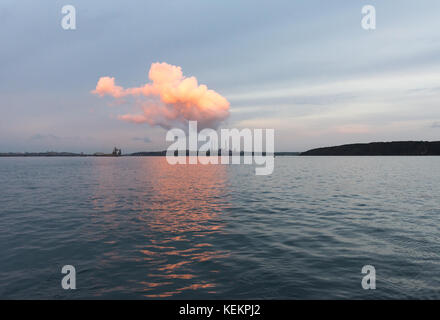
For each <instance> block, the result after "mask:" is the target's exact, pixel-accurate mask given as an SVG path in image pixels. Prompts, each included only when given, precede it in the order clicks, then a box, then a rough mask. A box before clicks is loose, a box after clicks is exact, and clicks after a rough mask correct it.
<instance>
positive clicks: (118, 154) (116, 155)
mask: <svg viewBox="0 0 440 320" xmlns="http://www.w3.org/2000/svg"><path fill="white" fill-rule="evenodd" d="M121 154H122V150H121V149H118V148H116V147H114V148H113V152H112V155H113V156H115V157H119V156H120V155H121Z"/></svg>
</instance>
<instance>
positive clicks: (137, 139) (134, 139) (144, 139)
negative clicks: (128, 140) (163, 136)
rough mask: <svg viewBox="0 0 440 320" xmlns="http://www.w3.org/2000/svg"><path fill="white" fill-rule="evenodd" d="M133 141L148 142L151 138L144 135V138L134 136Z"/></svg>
mask: <svg viewBox="0 0 440 320" xmlns="http://www.w3.org/2000/svg"><path fill="white" fill-rule="evenodd" d="M133 141H142V142H145V143H150V142H151V139H150V138H148V137H145V138H139V137H134V138H133Z"/></svg>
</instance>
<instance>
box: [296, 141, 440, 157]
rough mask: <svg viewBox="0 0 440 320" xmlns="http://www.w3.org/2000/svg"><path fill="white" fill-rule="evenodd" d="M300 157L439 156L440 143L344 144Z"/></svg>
mask: <svg viewBox="0 0 440 320" xmlns="http://www.w3.org/2000/svg"><path fill="white" fill-rule="evenodd" d="M301 155H302V156H439V155H440V141H433V142H428V141H393V142H372V143H356V144H345V145H341V146H335V147H326V148H318V149H312V150H309V151H306V152H303V153H301Z"/></svg>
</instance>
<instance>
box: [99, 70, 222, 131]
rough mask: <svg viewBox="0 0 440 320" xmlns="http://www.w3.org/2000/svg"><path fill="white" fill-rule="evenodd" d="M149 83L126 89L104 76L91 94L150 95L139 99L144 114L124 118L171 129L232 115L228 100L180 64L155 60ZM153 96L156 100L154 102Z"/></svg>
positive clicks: (117, 96)
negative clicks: (184, 73) (183, 68)
mask: <svg viewBox="0 0 440 320" xmlns="http://www.w3.org/2000/svg"><path fill="white" fill-rule="evenodd" d="M148 77H149V79H150V80H151V82H150V83H147V84H145V85H144V86H142V87H134V88H125V89H124V88H123V87H121V86H118V85H116V84H115V79H114V78H110V77H101V78H100V79H99V81H98V83H97V85H96V88H95V90H93V91H92V93H94V94H96V95H98V96H100V97H102V96H105V95H109V96H112V97H113V98H115V99H120V98H123V97H127V96H134V97H149V98H150V99H148V100H146V101H139V100H138V101H137V102H136V104H137V106H138V107H139V109H140V110H141V112H142V113H141V114H125V115H121V116H120V117H119V118H120V119H121V120H125V121H130V122H134V123H148V124H150V125H159V126H162V127H165V128H170V127H172V126H175V125H178V124H186V122H187V121H189V120H197V121H198V122H199V125H200V126H199V127H200V128H203V127H205V128H206V127H212V128H215V127H217V126H218V125H219V124H220V122H222V121H223V120H225V119H226V118H227V117H228V116H229V106H230V105H229V102H228V101H227V100H226V98H224V97H223V96H221V95H220V94H218V93H217V92H215V91H214V90H210V89H208V87H207V86H206V85H203V84H201V85H199V84H198V81H197V79H196V78H195V77H185V76H184V75H183V73H182V69H181V67H178V66H173V65H170V64H167V63H153V64H152V65H151V68H150V72H149V74H148ZM151 98H156V100H154V101H151Z"/></svg>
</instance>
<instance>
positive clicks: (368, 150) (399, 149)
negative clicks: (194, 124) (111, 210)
mask: <svg viewBox="0 0 440 320" xmlns="http://www.w3.org/2000/svg"><path fill="white" fill-rule="evenodd" d="M238 154H240V156H244V152H243V151H241V152H240V153H238V152H232V151H229V155H230V156H232V155H238ZM248 154H249V155H253V153H248ZM265 154H266V153H265V152H263V155H265ZM176 155H177V153H176ZM186 155H187V156H188V155H189V151H188V150H187V151H186ZM207 155H209V151H208V153H207ZM218 155H221V150H219V151H218ZM164 156H166V151H142V152H134V153H129V154H121V155H115V154H104V153H93V154H85V153H74V152H8V153H0V157H164ZM274 156H275V157H283V156H440V141H432V142H429V141H392V142H371V143H355V144H344V145H339V146H332V147H323V148H316V149H311V150H308V151H305V152H275V153H274Z"/></svg>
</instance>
